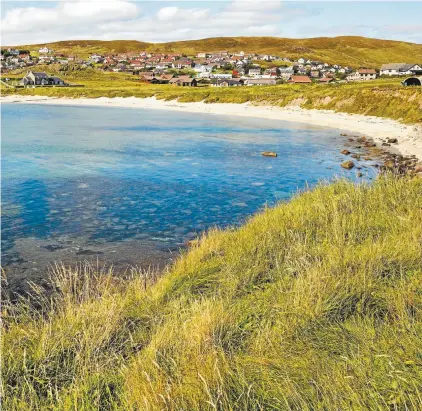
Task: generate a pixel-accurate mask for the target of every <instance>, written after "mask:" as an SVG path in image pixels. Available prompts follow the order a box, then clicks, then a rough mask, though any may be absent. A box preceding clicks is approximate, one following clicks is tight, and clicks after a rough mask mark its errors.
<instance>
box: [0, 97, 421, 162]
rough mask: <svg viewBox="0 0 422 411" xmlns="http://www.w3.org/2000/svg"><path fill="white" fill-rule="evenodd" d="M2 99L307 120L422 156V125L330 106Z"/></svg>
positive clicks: (307, 121)
mask: <svg viewBox="0 0 422 411" xmlns="http://www.w3.org/2000/svg"><path fill="white" fill-rule="evenodd" d="M0 101H1V102H2V103H24V104H52V105H71V106H100V107H120V108H134V109H157V110H172V111H184V112H190V113H198V114H215V115H231V116H239V117H257V118H263V119H268V120H281V121H288V122H295V123H305V124H309V125H314V126H321V127H329V128H336V129H339V130H342V131H343V130H344V132H349V133H350V132H351V133H359V134H363V135H366V136H367V137H371V138H372V139H373V140H374V142H375V143H377V144H378V145H381V144H382V143H383V142H385V140H386V139H389V138H397V139H398V143H397V144H394V145H391V147H383V148H385V149H387V150H389V151H393V152H398V153H400V154H402V155H415V156H416V157H418V159H420V160H421V159H422V128H421V127H420V126H417V125H405V124H401V123H399V122H397V121H395V120H390V119H386V118H381V117H373V116H365V115H361V114H348V113H341V112H334V111H331V110H306V109H302V108H300V107H297V106H287V107H277V106H259V105H253V104H251V103H243V104H234V103H212V104H207V103H203V102H192V103H181V102H178V101H176V100H171V101H165V100H157V99H156V98H155V97H148V98H136V97H128V98H122V97H114V98H108V97H100V98H93V99H90V98H76V99H68V98H52V97H45V96H16V95H10V96H2V97H1V100H0Z"/></svg>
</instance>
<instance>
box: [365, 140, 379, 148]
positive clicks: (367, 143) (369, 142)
mask: <svg viewBox="0 0 422 411" xmlns="http://www.w3.org/2000/svg"><path fill="white" fill-rule="evenodd" d="M376 146H377V145H376V144H375V143H374V142H372V141H367V142H365V147H376Z"/></svg>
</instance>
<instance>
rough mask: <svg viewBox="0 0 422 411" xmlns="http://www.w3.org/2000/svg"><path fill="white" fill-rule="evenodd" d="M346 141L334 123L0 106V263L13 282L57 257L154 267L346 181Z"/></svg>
mask: <svg viewBox="0 0 422 411" xmlns="http://www.w3.org/2000/svg"><path fill="white" fill-rule="evenodd" d="M348 144H350V143H349V142H348V139H347V137H341V136H340V131H339V130H334V129H328V128H322V127H315V126H306V125H299V124H294V123H287V122H281V121H273V120H262V119H249V118H245V117H229V116H216V115H211V114H204V115H199V114H193V113H181V112H171V111H165V110H163V111H158V110H148V109H123V108H107V107H80V106H79V107H72V106H53V105H29V104H28V105H24V104H3V105H2V264H3V266H5V267H6V271H8V272H9V273H11V274H10V275H11V276H12V277H13V278H15V279H17V280H16V281H21V280H22V279H24V278H32V277H33V278H43V277H44V276H45V267H46V266H48V265H49V264H51V263H52V262H54V261H59V260H60V261H61V260H64V261H66V262H74V261H80V260H85V259H91V260H92V259H98V260H99V261H100V262H101V263H103V262H106V263H113V264H114V265H115V266H116V267H117V268H121V269H126V268H127V267H128V266H131V265H138V266H145V265H149V264H161V265H162V264H164V263H166V262H168V261H169V260H171V258H172V256H173V255H174V253H177V251H178V250H179V249H180V247H182V246H183V245H184V244H185V243H186V241H188V240H190V239H192V238H194V237H195V236H196V235H197V234H198V233H200V232H201V231H203V230H206V229H207V228H209V227H212V226H215V225H218V226H222V227H224V226H227V225H233V224H240V223H242V222H243V221H244V220H245V218H247V217H248V216H249V215H251V214H253V213H254V212H256V211H257V210H259V209H261V208H262V207H263V206H264V205H265V204H268V205H273V204H275V203H276V202H278V201H280V200H286V199H288V198H289V197H291V196H292V194H294V193H296V192H297V191H298V190H299V189H304V188H305V187H306V186H307V185H311V186H312V185H313V184H315V183H317V181H318V180H321V179H325V180H328V179H331V178H332V177H333V176H335V175H339V174H342V173H346V174H347V175H348V176H350V177H351V178H355V174H356V171H355V170H353V171H350V172H345V171H344V170H343V169H342V168H341V167H340V163H341V161H344V156H342V155H341V154H340V151H341V150H342V149H343V148H344V147H345V146H347V145H348ZM262 151H276V152H277V153H278V154H279V156H278V157H277V158H268V157H262V156H261V155H260V153H261V152H262ZM354 151H359V150H354ZM366 166H370V163H366V165H365V167H366ZM361 171H362V172H363V173H364V176H366V177H370V176H373V175H374V171H373V169H371V167H368V168H363V169H362V170H361ZM31 276H32V277H31Z"/></svg>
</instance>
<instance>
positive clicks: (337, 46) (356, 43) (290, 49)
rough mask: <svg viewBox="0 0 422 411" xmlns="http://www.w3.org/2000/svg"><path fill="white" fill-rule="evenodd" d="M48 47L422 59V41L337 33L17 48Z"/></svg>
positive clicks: (364, 61)
mask: <svg viewBox="0 0 422 411" xmlns="http://www.w3.org/2000/svg"><path fill="white" fill-rule="evenodd" d="M43 46H47V47H50V48H52V49H53V50H55V51H56V52H58V53H65V54H66V53H69V54H78V55H81V56H84V55H89V54H91V53H101V54H108V53H124V52H137V51H148V52H164V53H172V52H179V53H183V54H188V55H189V54H190V55H194V54H196V53H198V52H204V51H209V52H216V51H221V50H227V51H244V52H250V53H262V54H268V53H270V54H275V55H279V56H281V57H289V58H299V57H306V58H310V59H313V60H320V61H324V62H327V63H331V64H336V63H337V64H340V65H350V66H367V67H378V66H379V65H381V64H383V63H389V62H397V61H406V62H413V61H414V62H421V61H422V44H417V43H410V42H405V41H398V40H383V39H376V38H369V37H361V36H336V37H312V38H302V39H293V38H284V37H269V36H263V37H248V36H241V37H210V38H203V39H197V40H181V41H172V42H164V43H148V42H142V41H138V40H62V41H56V42H49V43H37V44H32V45H19V46H15V47H19V48H26V49H30V50H34V51H35V50H37V48H39V47H43Z"/></svg>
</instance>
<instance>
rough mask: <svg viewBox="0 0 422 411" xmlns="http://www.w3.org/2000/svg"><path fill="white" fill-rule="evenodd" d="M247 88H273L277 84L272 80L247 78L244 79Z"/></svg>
mask: <svg viewBox="0 0 422 411" xmlns="http://www.w3.org/2000/svg"><path fill="white" fill-rule="evenodd" d="M245 84H246V85H247V86H275V85H276V84H277V82H276V80H275V79H274V78H248V79H245Z"/></svg>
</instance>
